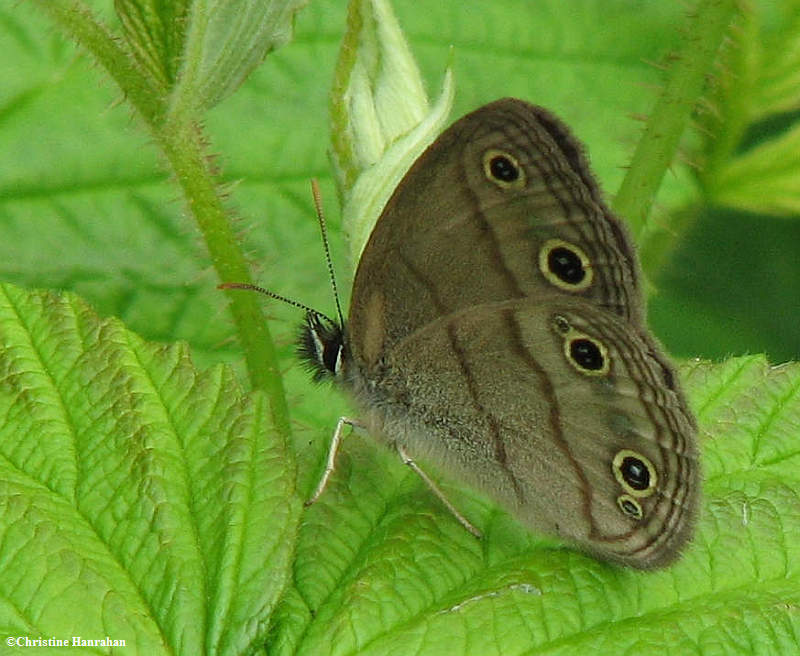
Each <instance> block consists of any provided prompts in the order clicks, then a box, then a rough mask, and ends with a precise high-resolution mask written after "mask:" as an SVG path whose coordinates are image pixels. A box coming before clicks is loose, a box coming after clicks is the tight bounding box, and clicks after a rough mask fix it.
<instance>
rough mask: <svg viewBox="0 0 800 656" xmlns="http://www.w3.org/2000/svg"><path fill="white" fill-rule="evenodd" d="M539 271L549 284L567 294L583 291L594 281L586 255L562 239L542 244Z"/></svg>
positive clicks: (549, 240) (550, 240)
mask: <svg viewBox="0 0 800 656" xmlns="http://www.w3.org/2000/svg"><path fill="white" fill-rule="evenodd" d="M539 270H540V271H541V272H542V275H543V276H544V277H545V280H547V281H548V282H549V283H550V284H552V285H554V286H556V287H558V288H559V289H563V290H565V291H568V292H580V291H583V290H584V289H587V288H588V287H589V286H590V285H591V284H592V282H593V280H594V272H593V271H592V267H591V261H590V260H589V257H588V255H586V253H585V252H584V250H583V249H582V248H580V247H578V246H576V245H575V244H570V243H569V242H566V241H564V240H563V239H548V240H547V241H546V242H545V243H544V244H542V247H541V249H540V250H539Z"/></svg>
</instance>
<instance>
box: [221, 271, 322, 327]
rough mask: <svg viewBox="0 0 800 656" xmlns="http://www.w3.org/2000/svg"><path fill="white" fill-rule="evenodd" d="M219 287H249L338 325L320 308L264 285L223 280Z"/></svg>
mask: <svg viewBox="0 0 800 656" xmlns="http://www.w3.org/2000/svg"><path fill="white" fill-rule="evenodd" d="M217 289H249V290H250V291H254V292H259V293H261V294H264V295H265V296H269V297H270V298H274V299H275V300H276V301H283V302H284V303H288V304H289V305H293V306H294V307H296V308H300V309H301V310H305V311H306V312H307V313H309V314H313V315H314V316H315V317H319V318H320V319H325V321H327V322H328V323H329V324H331V325H332V326H335V325H336V322H335V321H334V320H333V319H331V318H330V317H329V316H327V315H325V314H322V312H319V311H318V310H315V309H314V308H312V307H308V305H305V304H303V303H299V302H298V301H295V300H293V299H291V298H286V297H285V296H281V295H280V294H276V293H275V292H271V291H270V290H269V289H264V287H259V286H258V285H251V284H250V283H248V282H223V283H221V284H219V285H217Z"/></svg>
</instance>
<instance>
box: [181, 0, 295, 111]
mask: <svg viewBox="0 0 800 656" xmlns="http://www.w3.org/2000/svg"><path fill="white" fill-rule="evenodd" d="M306 4H308V0H268V1H266V2H265V1H264V0H210V1H209V2H202V3H201V2H195V3H193V5H192V10H191V12H190V15H189V22H190V24H189V26H188V28H187V30H186V37H187V39H186V45H185V49H184V53H183V66H182V68H181V74H180V76H181V79H180V85H179V88H178V90H177V95H178V99H177V100H176V104H177V105H182V104H188V105H191V106H194V107H195V108H197V109H198V110H199V109H210V108H211V107H213V106H214V105H216V104H217V103H219V102H220V101H222V100H223V99H224V98H226V97H227V96H229V95H230V94H231V93H233V92H234V91H235V90H236V89H238V88H239V85H241V83H242V82H244V80H245V79H246V78H247V76H248V75H250V73H251V72H252V71H253V69H255V68H256V67H257V66H258V65H259V64H261V62H262V61H263V60H264V57H266V56H267V54H269V53H270V52H272V51H273V50H275V49H277V48H280V47H281V46H283V45H285V44H286V43H288V42H289V40H290V39H291V38H292V33H293V31H294V18H295V15H296V14H297V12H298V11H300V9H302V8H303V7H305V5H306Z"/></svg>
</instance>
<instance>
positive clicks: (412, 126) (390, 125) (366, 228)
mask: <svg viewBox="0 0 800 656" xmlns="http://www.w3.org/2000/svg"><path fill="white" fill-rule="evenodd" d="M453 95H454V85H453V76H452V71H450V70H449V69H448V70H447V72H446V73H445V76H444V82H443V84H442V92H441V95H440V97H439V100H438V101H437V102H436V104H435V105H434V107H429V105H428V97H427V95H426V94H425V91H424V89H423V84H422V78H421V76H420V72H419V69H418V68H417V65H416V62H415V61H414V58H413V57H412V55H411V52H410V51H409V48H408V43H406V41H405V38H404V36H403V33H402V30H401V29H400V26H399V25H398V23H397V19H396V18H395V16H394V14H393V12H392V8H391V5H389V3H388V0H358V1H356V2H351V3H349V9H348V16H347V31H346V32H345V35H344V38H343V40H342V47H341V50H340V52H339V60H338V62H337V65H336V77H335V80H334V83H333V89H332V91H331V110H330V111H331V131H332V133H331V142H332V147H331V163H332V164H333V173H334V176H335V179H336V182H337V189H338V191H339V197H340V199H341V201H342V232H343V233H344V235H345V240H346V241H347V244H348V246H349V251H350V260H351V263H352V264H353V265H355V264H357V263H358V260H359V258H360V257H361V251H362V250H363V249H364V246H365V245H366V243H367V239H369V235H370V233H371V232H372V228H373V227H374V226H375V222H376V221H377V220H378V217H379V216H380V214H381V212H382V211H383V207H384V206H385V205H386V202H387V201H388V200H389V196H391V194H392V192H393V191H394V188H395V187H396V186H397V185H398V184H399V183H400V180H401V179H402V178H403V176H404V175H405V173H406V171H408V169H409V168H410V167H411V165H412V164H413V163H414V161H416V159H417V157H419V155H421V154H422V151H423V150H425V148H427V147H428V146H429V145H430V144H431V142H432V141H433V140H434V139H435V138H436V137H437V136H438V135H439V134H440V133H441V132H442V131H443V130H444V128H445V127H446V126H447V119H448V116H449V113H450V109H451V108H452V105H453ZM354 268H355V266H354Z"/></svg>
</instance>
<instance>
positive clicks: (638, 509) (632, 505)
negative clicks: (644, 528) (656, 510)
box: [617, 494, 644, 522]
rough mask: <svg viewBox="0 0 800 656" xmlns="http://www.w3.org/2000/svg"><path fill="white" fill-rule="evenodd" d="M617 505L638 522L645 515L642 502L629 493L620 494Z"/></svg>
mask: <svg viewBox="0 0 800 656" xmlns="http://www.w3.org/2000/svg"><path fill="white" fill-rule="evenodd" d="M617 505H618V506H619V509H620V510H621V511H622V512H623V514H625V515H627V516H628V517H630V518H631V519H635V520H636V521H637V522H638V521H639V520H640V519H642V517H644V512H643V511H642V504H640V503H639V502H638V501H637V500H636V499H634V498H633V497H632V496H630V495H628V494H620V495H619V496H618V497H617Z"/></svg>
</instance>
